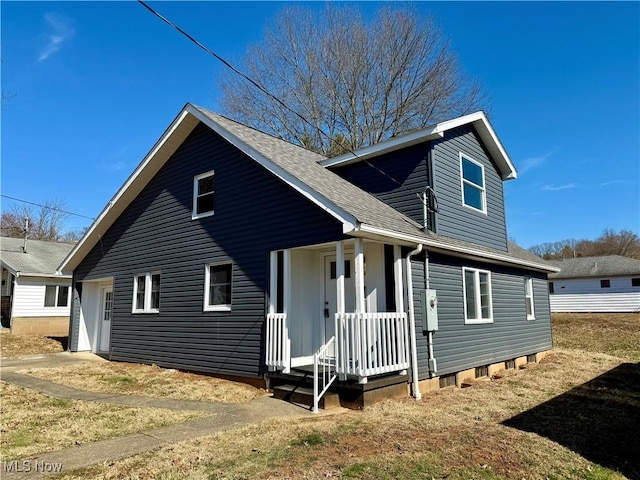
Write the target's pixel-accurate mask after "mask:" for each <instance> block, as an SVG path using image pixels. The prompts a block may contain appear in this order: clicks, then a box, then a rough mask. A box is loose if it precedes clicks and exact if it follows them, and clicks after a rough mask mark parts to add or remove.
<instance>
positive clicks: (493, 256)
mask: <svg viewBox="0 0 640 480" xmlns="http://www.w3.org/2000/svg"><path fill="white" fill-rule="evenodd" d="M351 234H352V235H354V236H362V234H370V235H373V236H380V237H383V238H384V239H389V238H392V239H395V240H401V241H404V242H407V245H409V244H411V243H413V244H414V245H415V244H418V243H422V244H424V245H425V247H429V248H431V249H433V250H439V251H443V252H445V253H448V254H451V253H452V252H454V254H455V253H458V254H459V255H457V256H460V257H463V258H466V257H468V258H472V259H474V260H480V261H484V262H488V263H499V264H505V265H520V266H524V267H528V268H533V269H535V270H540V271H543V272H559V271H560V269H559V268H557V267H553V266H551V265H547V264H540V263H536V262H529V261H527V260H521V259H516V258H513V257H511V256H509V255H501V254H498V253H492V252H484V251H482V250H475V249H472V248H467V247H462V246H457V245H450V244H448V243H445V242H440V241H437V240H433V239H430V238H428V237H419V236H417V235H408V234H404V233H399V232H396V231H393V230H386V229H384V228H380V227H374V226H371V225H367V224H364V223H363V224H360V225H359V226H358V228H357V229H356V230H354V231H353V232H351Z"/></svg>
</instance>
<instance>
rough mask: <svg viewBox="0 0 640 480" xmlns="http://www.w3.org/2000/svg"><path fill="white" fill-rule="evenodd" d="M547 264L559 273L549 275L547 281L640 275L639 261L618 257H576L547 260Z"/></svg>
mask: <svg viewBox="0 0 640 480" xmlns="http://www.w3.org/2000/svg"><path fill="white" fill-rule="evenodd" d="M547 262H548V263H550V264H551V265H553V266H555V267H558V268H560V272H558V273H553V274H551V275H549V279H556V278H588V277H615V276H622V275H640V260H636V259H635V258H629V257H623V256H620V255H606V256H601V257H578V258H568V259H566V260H547Z"/></svg>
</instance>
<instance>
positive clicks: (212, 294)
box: [204, 263, 233, 311]
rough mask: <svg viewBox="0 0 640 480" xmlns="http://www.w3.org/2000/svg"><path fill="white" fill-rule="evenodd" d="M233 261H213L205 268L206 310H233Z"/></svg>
mask: <svg viewBox="0 0 640 480" xmlns="http://www.w3.org/2000/svg"><path fill="white" fill-rule="evenodd" d="M232 267H233V265H232V264H231V263H212V264H209V265H205V270H204V310H205V311H225V310H231V273H232Z"/></svg>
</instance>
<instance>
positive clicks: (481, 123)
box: [320, 111, 518, 180]
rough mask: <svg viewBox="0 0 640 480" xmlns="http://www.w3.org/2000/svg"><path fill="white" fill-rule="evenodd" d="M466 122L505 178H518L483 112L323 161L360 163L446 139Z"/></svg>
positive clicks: (330, 162)
mask: <svg viewBox="0 0 640 480" xmlns="http://www.w3.org/2000/svg"><path fill="white" fill-rule="evenodd" d="M464 125H472V126H473V127H474V128H475V129H476V131H477V132H478V135H480V138H481V139H482V142H483V143H484V145H485V147H486V148H487V150H488V151H489V153H490V154H491V157H492V158H493V160H494V161H495V162H496V165H497V166H498V168H499V169H500V175H501V177H502V179H503V180H511V179H514V178H517V176H518V173H517V172H516V168H515V166H514V165H513V162H511V158H509V155H508V154H507V152H506V150H505V149H504V147H503V146H502V142H500V139H499V138H498V136H497V135H496V132H495V131H494V130H493V127H492V126H491V123H490V122H489V119H488V118H487V115H486V114H485V113H484V112H482V111H479V112H475V113H471V114H469V115H464V116H462V117H458V118H454V119H452V120H447V121H446V122H440V123H436V124H435V125H431V126H429V127H425V128H422V129H420V130H417V131H415V132H410V133H406V134H404V135H399V136H397V137H394V138H391V139H389V140H386V141H384V142H380V143H377V144H375V145H371V146H369V147H364V148H361V149H359V150H356V151H355V152H353V153H351V152H349V153H345V154H344V155H340V156H338V157H333V158H328V159H325V160H322V161H320V164H321V165H322V166H325V167H333V166H338V165H349V164H350V163H356V162H359V161H361V160H364V159H369V158H373V157H376V156H378V155H382V154H384V153H389V152H393V151H395V150H399V149H401V148H406V147H408V146H410V145H415V144H417V143H422V142H425V141H428V140H435V139H438V138H442V137H444V133H445V132H446V131H447V130H451V129H454V128H458V127H461V126H464ZM354 153H355V155H354Z"/></svg>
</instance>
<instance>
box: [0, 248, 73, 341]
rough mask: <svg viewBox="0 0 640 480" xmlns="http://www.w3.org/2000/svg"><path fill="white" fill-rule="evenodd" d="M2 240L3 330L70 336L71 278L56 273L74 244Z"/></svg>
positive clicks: (18, 332)
mask: <svg viewBox="0 0 640 480" xmlns="http://www.w3.org/2000/svg"><path fill="white" fill-rule="evenodd" d="M24 246H25V241H24V239H20V238H8V237H0V266H1V275H2V277H1V278H2V287H1V293H2V305H1V307H2V308H1V309H0V310H1V315H2V327H4V328H11V333H17V334H22V335H47V336H66V335H68V334H69V312H70V310H71V289H70V286H71V275H62V274H59V273H56V270H57V267H58V265H60V263H61V262H62V260H63V259H64V258H65V257H66V256H67V255H68V254H69V252H70V251H71V249H72V248H73V246H74V243H61V242H60V243H59V242H46V241H42V240H28V241H27V243H26V251H25V249H24Z"/></svg>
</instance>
